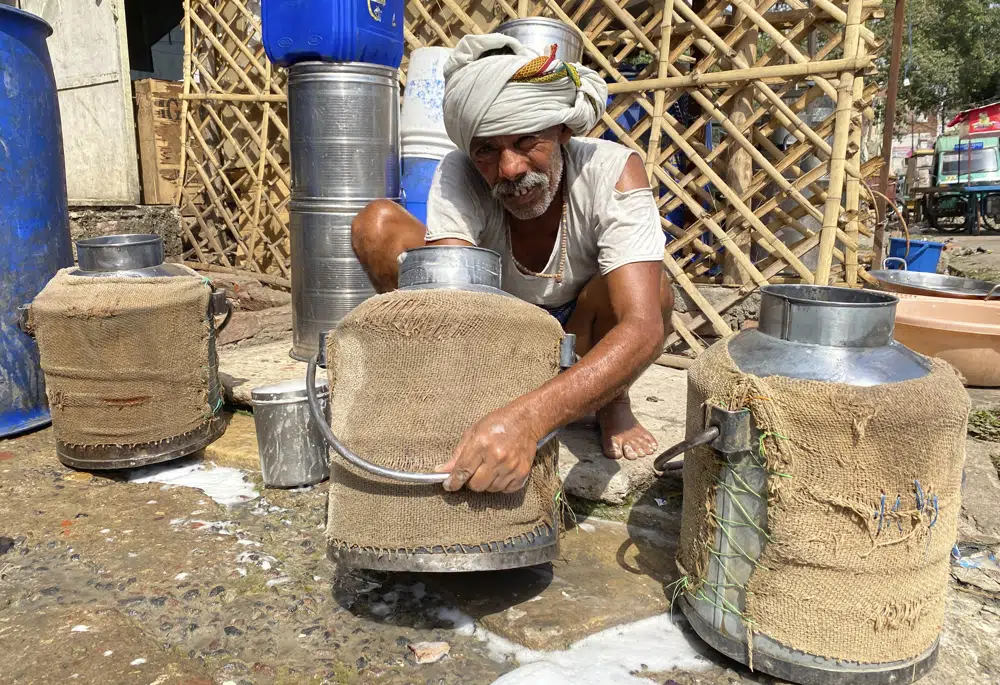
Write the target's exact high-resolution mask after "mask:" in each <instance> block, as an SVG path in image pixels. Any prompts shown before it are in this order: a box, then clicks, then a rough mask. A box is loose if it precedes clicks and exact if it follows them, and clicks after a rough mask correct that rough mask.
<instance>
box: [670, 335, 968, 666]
mask: <svg viewBox="0 0 1000 685" xmlns="http://www.w3.org/2000/svg"><path fill="white" fill-rule="evenodd" d="M927 363H928V365H929V369H930V371H929V373H928V374H927V375H926V376H924V377H922V378H917V379H915V380H906V381H902V382H895V383H885V384H882V385H875V386H871V387H860V386H852V385H845V384H840V383H827V382H820V381H812V380H799V379H791V378H787V377H783V376H770V377H767V378H759V377H757V376H754V375H750V374H747V373H743V372H741V371H740V370H739V369H738V368H737V366H736V364H735V363H734V361H733V359H732V357H731V356H730V353H729V348H728V346H727V345H726V344H724V343H720V344H716V345H714V346H713V347H711V348H709V349H708V350H707V351H706V352H705V353H703V354H702V355H701V356H700V357H699V358H698V360H697V361H696V362H695V363H694V364H693V365H692V366H691V368H690V370H689V372H688V416H687V422H688V431H689V434H690V433H691V432H692V431H697V430H701V428H702V427H703V426H704V422H705V411H706V405H709V404H711V405H715V406H719V407H722V408H723V409H726V410H728V411H737V410H741V409H748V410H749V411H750V413H751V415H752V418H753V422H754V423H755V425H756V429H757V430H758V431H759V432H760V440H759V457H760V459H761V466H762V467H763V468H764V469H765V471H766V479H767V480H766V502H767V516H766V531H762V533H763V534H764V539H765V540H766V542H765V543H764V546H763V550H762V553H761V554H760V556H759V557H758V558H755V559H752V560H751V561H752V563H753V565H754V569H753V571H752V574H751V575H750V578H749V583H748V584H747V585H746V593H745V598H746V601H745V610H744V611H743V612H742V614H741V615H740V618H741V619H742V621H743V622H744V624H745V626H746V629H747V635H746V636H745V637H746V639H748V640H749V641H752V640H753V638H754V636H755V635H757V636H760V635H764V636H767V637H768V638H770V639H772V640H774V641H777V642H778V643H780V644H782V645H784V646H786V647H788V648H791V649H793V650H799V651H801V652H804V653H805V654H807V655H817V656H820V657H825V658H829V659H837V660H842V661H845V662H855V663H860V664H879V663H885V662H898V661H905V660H908V659H912V658H915V657H917V656H919V655H921V654H923V653H925V652H927V651H928V650H929V649H931V648H932V647H933V646H934V645H935V642H936V640H937V639H938V636H939V634H940V632H941V628H942V623H943V619H944V607H945V593H946V590H947V585H948V576H949V563H950V561H949V555H950V551H951V549H952V546H953V544H954V542H955V537H956V531H957V523H958V515H959V510H960V508H961V501H960V491H961V484H962V467H963V464H964V460H965V438H966V423H967V420H968V411H969V399H968V396H967V394H966V392H965V390H964V388H963V387H962V383H961V381H960V379H959V378H958V376H957V374H956V373H955V371H954V370H953V369H952V368H951V367H950V366H949V365H948V364H946V363H943V362H940V361H936V360H927ZM721 469H722V464H721V463H720V461H719V458H718V455H717V454H716V453H714V452H713V451H712V450H711V449H709V448H708V447H699V448H696V449H695V450H693V451H691V452H688V454H687V456H686V458H685V461H684V506H683V517H682V527H681V538H680V544H679V548H678V554H677V562H678V567H679V569H680V571H681V573H682V574H683V577H682V578H681V581H680V586H679V587H680V588H681V589H683V590H685V591H686V592H687V593H688V595H689V596H690V597H692V598H695V599H697V600H699V601H704V599H705V598H706V597H710V598H711V597H715V596H719V595H718V594H716V592H715V590H717V589H718V588H712V587H710V585H711V582H712V581H710V580H709V578H708V575H707V570H708V568H709V562H710V559H711V558H712V555H713V554H718V542H717V530H722V531H723V532H725V531H727V530H728V531H730V533H731V530H732V526H733V525H737V524H739V521H734V520H725V519H724V517H721V516H720V514H719V512H718V510H717V506H716V502H717V499H716V495H717V489H718V488H720V487H731V486H728V485H723V484H722V483H721V482H720V480H719V474H720V471H721ZM737 487H738V486H737ZM734 518H737V517H736V516H735V515H734ZM721 610H723V611H731V612H736V610H737V608H736V607H734V606H723V607H721ZM831 682H832V681H831Z"/></svg>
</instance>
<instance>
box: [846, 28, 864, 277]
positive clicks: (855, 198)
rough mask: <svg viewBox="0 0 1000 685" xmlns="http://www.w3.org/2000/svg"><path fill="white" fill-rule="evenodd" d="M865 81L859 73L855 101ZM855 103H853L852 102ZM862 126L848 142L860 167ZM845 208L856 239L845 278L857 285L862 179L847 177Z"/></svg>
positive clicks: (849, 231) (861, 47) (850, 232)
mask: <svg viewBox="0 0 1000 685" xmlns="http://www.w3.org/2000/svg"><path fill="white" fill-rule="evenodd" d="M858 52H859V54H860V55H862V56H864V55H865V53H866V52H867V46H866V44H865V43H864V42H861V43H860V45H858ZM864 90H865V81H864V77H863V76H862V75H861V74H857V75H856V76H855V77H854V95H853V99H854V101H855V102H857V101H858V100H861V98H862V97H864ZM852 105H853V103H852ZM861 128H862V122H858V125H857V126H855V127H854V129H853V130H852V131H851V136H850V141H849V142H848V149H853V150H854V153H853V154H852V155H851V157H852V158H853V164H855V165H857V166H858V167H860V166H861ZM844 208H845V209H846V210H847V216H848V221H847V235H848V236H849V237H850V238H851V239H852V240H853V241H854V245H847V244H845V245H844V259H843V262H844V279H845V280H846V281H847V285H848V286H850V287H852V288H853V287H856V286H857V285H858V245H857V243H858V235H859V234H860V232H861V221H860V220H859V219H858V210H859V209H860V208H861V181H860V179H857V178H853V177H848V179H847V199H846V201H845V203H844Z"/></svg>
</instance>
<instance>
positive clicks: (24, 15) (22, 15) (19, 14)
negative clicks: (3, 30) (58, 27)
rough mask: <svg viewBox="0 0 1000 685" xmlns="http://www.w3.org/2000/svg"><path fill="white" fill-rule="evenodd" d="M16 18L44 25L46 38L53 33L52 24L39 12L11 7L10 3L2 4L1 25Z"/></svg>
mask: <svg viewBox="0 0 1000 685" xmlns="http://www.w3.org/2000/svg"><path fill="white" fill-rule="evenodd" d="M5 13H9V14H8V16H4V14H5ZM14 19H23V20H25V21H31V22H35V23H37V24H39V25H40V26H38V27H36V28H42V27H44V32H45V37H46V38H48V37H49V36H51V35H52V25H51V24H49V22H47V21H45V20H44V19H42V18H41V17H40V16H38V15H37V14H32V13H31V12H26V11H24V10H19V9H17V8H16V7H10V6H9V5H0V26H2V25H3V24H4V23H5V22H7V21H12V20H14Z"/></svg>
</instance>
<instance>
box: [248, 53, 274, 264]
mask: <svg viewBox="0 0 1000 685" xmlns="http://www.w3.org/2000/svg"><path fill="white" fill-rule="evenodd" d="M264 78H265V83H266V85H265V87H264V90H265V91H269V90H270V89H271V62H270V60H269V61H268V63H267V72H266V74H265V76H264ZM261 119H262V121H261V123H260V140H261V146H259V147H258V148H257V149H258V150H260V159H259V160H258V166H257V183H256V192H255V193H254V200H253V219H252V220H251V222H250V240H249V242H248V244H247V259H249V260H250V261H251V262H253V263H254V265H256V262H257V257H256V256H255V254H254V253H255V251H256V249H257V234H258V233H260V201H261V197H262V196H263V195H264V171H265V170H266V169H267V152H266V149H267V148H268V147H269V144H270V143H269V138H268V133H269V131H268V124H269V123H270V119H271V103H270V102H265V103H264V114H263V116H262V117H261Z"/></svg>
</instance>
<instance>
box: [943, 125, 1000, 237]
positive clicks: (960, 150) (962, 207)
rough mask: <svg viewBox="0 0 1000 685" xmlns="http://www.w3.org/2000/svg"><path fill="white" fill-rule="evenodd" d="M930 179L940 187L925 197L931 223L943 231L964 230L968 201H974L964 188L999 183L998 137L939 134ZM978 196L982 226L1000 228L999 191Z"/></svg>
mask: <svg viewBox="0 0 1000 685" xmlns="http://www.w3.org/2000/svg"><path fill="white" fill-rule="evenodd" d="M932 182H933V185H934V186H937V187H938V188H939V190H938V192H936V193H934V194H931V195H928V196H927V197H926V198H925V200H924V202H925V207H924V211H925V213H926V215H927V218H928V219H929V220H930V224H931V226H933V227H934V228H936V229H938V230H941V231H946V232H951V231H961V230H964V229H965V227H966V220H967V217H968V216H969V214H970V203H971V202H973V201H975V200H973V199H972V198H973V197H974V196H973V195H972V194H970V193H969V192H967V191H966V190H965V189H966V188H968V187H970V186H994V185H1000V138H998V137H996V136H994V137H989V138H968V137H965V136H939V137H938V139H937V141H936V142H935V144H934V171H933V177H932ZM949 188H954V191H950V190H949ZM977 197H980V198H981V199H979V200H978V201H979V202H980V203H981V204H982V206H981V207H980V216H981V217H982V220H983V225H984V226H985V227H986V228H989V229H992V230H1000V191H998V192H996V193H993V192H989V193H983V194H981V195H980V196H977Z"/></svg>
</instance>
